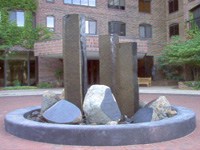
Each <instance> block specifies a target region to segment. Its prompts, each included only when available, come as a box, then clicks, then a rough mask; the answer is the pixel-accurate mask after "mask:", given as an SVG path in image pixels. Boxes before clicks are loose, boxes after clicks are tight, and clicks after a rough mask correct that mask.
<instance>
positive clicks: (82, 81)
mask: <svg viewBox="0 0 200 150" xmlns="http://www.w3.org/2000/svg"><path fill="white" fill-rule="evenodd" d="M63 60H64V61H63V63H64V88H65V99H66V100H68V101H70V102H72V103H73V104H75V105H76V106H77V107H79V108H80V109H81V110H82V102H83V99H84V96H85V94H86V92H87V56H86V36H85V16H84V15H78V14H69V15H66V16H64V17H63Z"/></svg>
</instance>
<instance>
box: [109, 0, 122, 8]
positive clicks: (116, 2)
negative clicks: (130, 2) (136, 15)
mask: <svg viewBox="0 0 200 150" xmlns="http://www.w3.org/2000/svg"><path fill="white" fill-rule="evenodd" d="M108 8H114V9H121V10H124V9H125V0H108Z"/></svg>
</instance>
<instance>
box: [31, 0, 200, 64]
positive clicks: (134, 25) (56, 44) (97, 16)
mask: <svg viewBox="0 0 200 150" xmlns="http://www.w3.org/2000/svg"><path fill="white" fill-rule="evenodd" d="M38 2H39V5H38V9H37V13H36V25H37V26H39V25H41V24H43V25H44V26H45V25H46V17H47V16H54V17H55V34H54V35H53V37H55V38H57V39H55V40H54V41H53V40H51V41H44V42H41V43H40V42H38V43H36V44H35V55H37V56H41V55H43V54H45V55H49V56H51V55H54V56H55V55H61V54H62V50H61V49H62V40H61V38H62V17H63V16H64V15H65V14H69V13H70V14H71V13H77V14H85V16H86V19H92V20H96V21H97V34H98V35H105V34H108V22H109V21H122V22H125V23H126V37H127V39H124V38H122V39H121V42H125V41H136V42H137V41H139V43H138V45H140V46H139V47H143V46H144V45H146V47H147V48H148V50H146V49H145V48H141V49H140V51H141V52H142V51H143V50H144V51H145V52H146V51H147V52H148V55H152V56H154V61H155V62H154V63H155V64H156V60H157V58H158V57H159V56H160V55H161V54H162V50H163V49H164V48H165V46H166V43H167V42H169V41H170V38H169V25H170V24H172V23H179V30H180V31H179V33H180V36H181V37H183V38H185V37H186V30H185V21H186V20H189V18H190V17H189V14H190V10H191V9H192V8H194V7H195V6H197V5H199V4H200V0H193V1H192V2H189V1H188V0H179V11H178V12H174V13H171V14H169V12H168V0H151V13H141V12H139V10H138V3H139V2H138V0H126V7H125V10H116V9H111V8H108V0H97V6H96V7H86V6H77V5H68V4H64V3H63V0H54V3H48V2H46V0H38ZM142 23H146V24H150V25H152V38H148V39H145V40H144V39H142V40H139V38H140V37H139V25H140V24H142ZM130 39H138V40H130ZM144 41H145V42H146V43H148V45H147V44H145V43H144ZM144 47H145V46H144ZM87 50H88V51H90V50H94V51H97V50H98V36H96V37H95V36H93V37H87ZM45 59H46V58H45ZM49 59H52V58H49ZM44 66H45V65H44ZM44 66H43V67H44Z"/></svg>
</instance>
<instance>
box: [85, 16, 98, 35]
mask: <svg viewBox="0 0 200 150" xmlns="http://www.w3.org/2000/svg"><path fill="white" fill-rule="evenodd" d="M85 33H86V34H93V35H96V34H97V22H96V21H92V20H89V21H85Z"/></svg>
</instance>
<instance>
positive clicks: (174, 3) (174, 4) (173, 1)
mask: <svg viewBox="0 0 200 150" xmlns="http://www.w3.org/2000/svg"><path fill="white" fill-rule="evenodd" d="M176 11H178V0H169V13H173V12H176Z"/></svg>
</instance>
